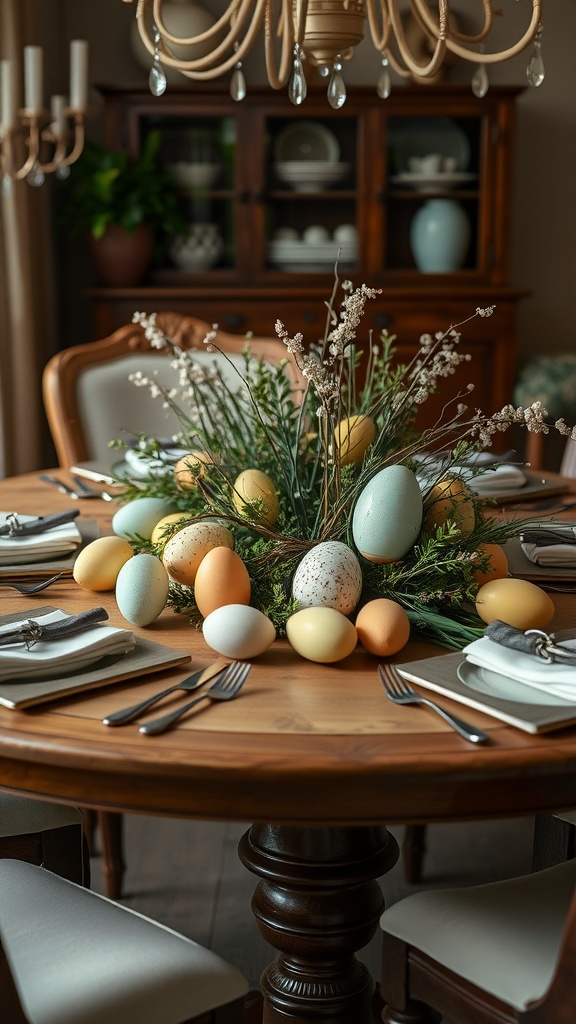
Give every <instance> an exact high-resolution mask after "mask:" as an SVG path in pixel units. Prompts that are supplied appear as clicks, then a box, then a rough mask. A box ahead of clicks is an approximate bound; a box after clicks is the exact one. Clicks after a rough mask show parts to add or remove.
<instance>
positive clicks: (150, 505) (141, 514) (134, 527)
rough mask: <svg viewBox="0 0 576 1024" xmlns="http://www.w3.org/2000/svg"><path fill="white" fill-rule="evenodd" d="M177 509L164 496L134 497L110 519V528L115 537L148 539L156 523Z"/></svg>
mask: <svg viewBox="0 0 576 1024" xmlns="http://www.w3.org/2000/svg"><path fill="white" fill-rule="evenodd" d="M177 511H178V510H177V508H176V505H174V504H173V503H172V502H171V501H165V500H164V498H136V499H135V500H134V501H129V502H128V504H127V505H123V506H122V508H119V509H118V511H117V512H116V514H115V516H114V518H113V520H112V529H113V530H114V533H115V534H116V536H117V537H124V539H125V540H130V539H131V538H132V537H144V538H145V539H146V540H150V537H151V536H152V530H153V529H154V527H155V526H156V523H159V522H160V520H161V519H163V518H164V516H169V515H170V514H171V513H172V512H177Z"/></svg>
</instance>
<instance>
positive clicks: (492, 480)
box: [458, 463, 526, 496]
mask: <svg viewBox="0 0 576 1024" xmlns="http://www.w3.org/2000/svg"><path fill="white" fill-rule="evenodd" d="M458 472H459V474H460V476H462V477H464V479H466V481H467V484H468V486H469V487H470V489H471V490H472V491H476V493H477V494H481V495H486V496H489V495H491V494H498V493H499V492H500V491H508V490H510V491H513V490H516V488H517V487H523V486H524V484H525V483H526V475H525V474H524V473H523V472H522V470H521V469H519V468H518V466H508V465H506V464H505V463H502V464H501V465H499V466H496V467H495V468H494V469H488V470H486V472H485V473H478V474H477V475H476V476H470V470H469V469H467V468H462V469H460V470H458Z"/></svg>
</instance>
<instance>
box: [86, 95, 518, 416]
mask: <svg viewBox="0 0 576 1024" xmlns="http://www.w3.org/2000/svg"><path fill="white" fill-rule="evenodd" d="M100 91H101V93H102V94H103V96H104V100H105V141H106V143H107V144H108V145H110V146H112V147H128V148H129V150H130V151H131V152H132V154H133V155H137V154H138V152H139V149H140V147H141V145H142V140H143V139H144V137H145V136H146V134H147V133H148V132H150V131H152V130H157V131H159V132H160V135H161V140H162V141H161V153H162V161H163V164H164V165H165V167H166V168H167V169H169V170H170V171H171V172H172V173H173V174H174V176H175V188H176V189H177V190H178V192H179V194H180V197H181V203H182V209H183V211H184V213H185V215H186V218H187V220H188V221H189V222H190V225H195V229H194V234H195V236H197V237H195V242H194V245H193V246H192V248H191V249H189V250H186V249H184V250H183V251H177V250H176V248H175V246H174V245H172V244H168V247H167V252H168V253H170V252H171V254H172V255H171V256H168V255H167V256H166V258H165V264H166V265H161V266H156V267H155V268H154V269H153V270H152V271H151V272H150V273H149V275H148V277H147V278H146V280H145V281H144V282H143V283H142V284H141V285H140V286H139V287H136V288H130V289H127V288H123V289H112V288H93V289H91V290H90V293H89V295H90V300H91V304H92V313H93V332H94V336H95V337H103V336H105V335H107V334H109V333H110V332H111V331H113V330H114V329H115V328H117V327H119V326H121V325H123V324H125V323H128V322H129V321H130V320H131V318H132V314H133V312H134V311H135V310H144V311H146V312H152V311H158V312H159V311H166V310H173V311H175V312H179V313H184V314H193V315H196V316H199V317H201V318H202V319H204V320H207V321H208V322H210V323H218V324H219V325H220V327H221V328H222V329H224V330H227V331H232V332H237V333H238V334H244V333H246V332H248V331H251V332H253V333H254V334H258V335H265V336H270V335H274V324H275V321H276V320H277V319H281V320H282V321H283V322H284V323H285V325H286V327H287V328H288V330H289V332H290V333H291V334H294V333H295V332H296V331H301V332H302V333H303V335H304V338H305V340H306V341H307V342H313V341H317V340H318V339H319V338H320V337H321V336H322V335H323V333H324V327H325V319H326V309H325V300H326V299H327V298H328V297H329V296H330V293H331V290H332V287H333V282H334V264H335V261H336V256H337V253H338V249H339V247H340V246H341V255H340V263H339V274H340V277H341V279H344V278H349V279H350V280H352V282H353V283H354V284H355V285H359V284H362V283H366V284H367V285H369V286H371V287H375V288H381V289H382V294H381V296H379V297H378V299H377V300H375V301H373V302H369V303H368V306H367V311H366V315H365V317H364V321H363V324H362V328H361V330H360V332H359V341H360V342H361V338H362V335H364V336H366V335H367V332H368V330H369V329H373V330H374V331H376V332H378V331H381V330H382V329H383V328H384V327H386V328H388V330H389V331H390V332H391V333H394V334H395V335H396V336H397V339H398V349H399V354H400V357H401V358H402V359H405V358H409V357H410V356H411V355H412V354H413V352H414V351H415V348H416V346H417V343H418V339H419V337H420V335H421V334H422V333H424V332H431V333H435V332H436V331H439V330H445V329H446V328H448V327H449V326H450V325H451V324H456V323H459V322H461V321H464V320H466V319H468V317H470V316H471V315H472V314H473V313H474V312H475V310H476V308H477V307H478V306H480V307H484V306H490V305H495V306H496V310H495V313H494V315H493V316H492V317H490V318H480V317H477V318H476V319H474V320H472V321H471V322H470V323H469V324H467V325H466V327H465V328H464V329H463V337H462V347H463V348H464V349H465V350H466V351H469V352H470V353H471V354H472V357H473V361H472V363H468V364H465V366H464V367H463V368H461V371H462V372H461V373H460V376H459V378H457V379H458V380H459V381H460V383H461V384H462V385H463V386H465V385H466V384H467V383H468V381H472V382H473V383H474V385H475V392H474V397H473V399H472V403H473V405H474V406H477V407H480V408H483V409H484V411H487V412H490V411H492V410H494V409H495V408H498V407H500V405H502V404H503V403H504V402H506V401H509V400H510V398H511V392H512V384H513V379H514V373H515V363H516V340H515V324H516V308H517V303H518V300H519V298H520V297H521V294H522V293H519V292H518V291H514V290H512V289H510V288H509V287H508V257H509V244H510V192H511V180H512V174H511V169H512V159H513V141H514V119H515V100H516V97H517V95H518V92H519V90H518V89H514V88H494V89H490V91H489V93H488V94H487V96H486V97H485V98H484V99H482V100H479V99H477V98H476V97H474V96H473V95H472V93H471V91H470V90H469V88H467V87H457V86H446V87H440V88H436V87H434V88H433V87H426V88H424V87H416V86H414V87H406V88H403V87H399V88H397V89H395V90H394V91H393V93H392V95H391V96H390V97H389V99H387V100H386V101H382V100H380V99H378V98H377V96H376V94H375V92H374V91H373V90H372V89H359V90H356V91H352V90H350V94H349V96H348V99H347V100H346V104H345V106H344V107H343V108H342V109H341V110H339V111H334V110H332V108H331V107H330V106H329V105H328V102H327V100H326V96H325V94H324V93H317V94H316V93H313V94H312V95H310V94H309V95H308V98H307V99H306V101H305V104H304V106H303V107H301V108H296V107H294V106H292V104H291V103H290V102H289V100H288V98H287V96H286V94H285V93H284V92H283V93H281V94H280V93H278V94H276V93H273V92H271V91H270V90H266V91H265V90H263V89H262V90H255V91H251V92H249V94H248V95H247V97H246V99H245V100H244V101H242V102H241V103H234V102H233V101H232V100H231V99H230V96H229V94H228V92H227V89H226V88H225V87H223V88H222V89H221V90H216V89H211V90H210V91H202V90H199V89H197V88H189V87H187V86H183V87H169V89H168V91H167V93H166V94H165V95H164V96H162V97H161V98H159V99H158V98H155V97H153V96H151V95H150V93H149V92H148V91H147V89H146V88H144V87H142V88H130V87H122V86H119V87H116V86H114V87H112V86H110V87H108V86H101V87H100ZM431 158H432V159H431ZM303 167H304V173H303ZM438 199H441V200H443V201H444V203H443V204H441V205H444V207H445V206H446V203H447V204H448V206H449V207H450V208H451V209H452V210H454V208H455V207H456V208H457V210H458V211H459V216H460V218H461V219H463V220H464V221H465V222H466V234H467V240H466V241H465V243H464V251H463V254H461V255H460V256H459V257H458V262H457V265H455V266H454V265H450V264H449V265H448V268H446V267H443V268H442V269H440V270H437V269H432V270H428V269H424V270H423V269H419V267H420V268H421V267H422V263H421V257H420V262H419V261H418V260H417V258H416V257H415V255H414V252H415V248H414V245H415V243H414V242H413V240H412V234H413V230H414V226H413V221H414V218H415V217H416V214H417V213H418V212H419V211H421V210H422V209H423V207H424V206H425V205H426V204H430V203H431V202H432V201H436V200H438ZM462 215H463V216H462ZM203 246H204V250H205V251H203ZM451 390H452V389H451ZM444 397H445V396H444ZM441 403H442V396H439V397H438V402H437V404H436V406H435V407H434V408H433V407H432V403H427V405H426V419H427V420H429V419H430V417H431V416H432V415H434V414H435V412H437V411H438V409H439V407H440V405H441Z"/></svg>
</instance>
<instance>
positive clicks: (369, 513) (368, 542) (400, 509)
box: [352, 466, 422, 562]
mask: <svg viewBox="0 0 576 1024" xmlns="http://www.w3.org/2000/svg"><path fill="white" fill-rule="evenodd" d="M421 525H422V494H421V491H420V487H419V485H418V481H417V479H416V477H415V475H414V473H412V472H411V470H409V469H408V468H407V467H406V466H386V468H385V469H381V470H380V472H379V473H376V475H375V476H373V477H372V479H371V480H369V481H368V483H367V484H366V486H365V487H364V489H363V490H362V491H361V492H360V495H359V496H358V499H357V501H356V505H355V507H354V512H353V516H352V536H353V538H354V543H355V545H356V547H357V548H358V550H359V551H360V553H361V554H362V555H364V558H367V559H368V560H369V561H371V562H395V561H397V560H398V559H400V558H402V557H403V556H404V555H405V554H406V552H407V551H409V550H410V548H411V547H412V546H413V544H414V542H415V541H416V538H417V537H418V534H419V533H420V527H421Z"/></svg>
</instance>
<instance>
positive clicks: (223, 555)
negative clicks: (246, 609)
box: [194, 547, 251, 617]
mask: <svg viewBox="0 0 576 1024" xmlns="http://www.w3.org/2000/svg"><path fill="white" fill-rule="evenodd" d="M250 590H251V587H250V576H249V575H248V570H247V568H246V566H245V565H244V562H243V561H242V559H241V558H240V556H239V555H237V554H236V552H235V551H232V550H231V549H230V548H227V547H218V548H212V550H211V551H209V552H208V554H206V555H204V558H203V559H202V561H201V562H200V565H199V566H198V571H197V573H196V579H195V580H194V600H195V601H196V605H197V608H198V611H199V612H200V614H201V615H203V616H204V617H206V616H207V615H210V613H211V612H213V611H215V609H216V608H221V607H222V605H225V604H250Z"/></svg>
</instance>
